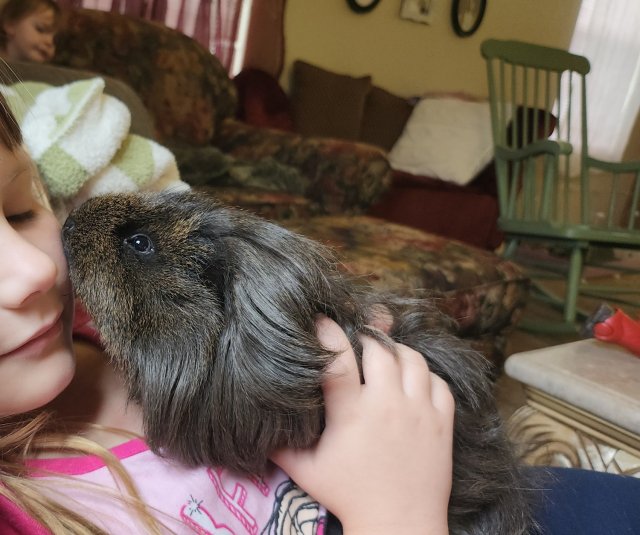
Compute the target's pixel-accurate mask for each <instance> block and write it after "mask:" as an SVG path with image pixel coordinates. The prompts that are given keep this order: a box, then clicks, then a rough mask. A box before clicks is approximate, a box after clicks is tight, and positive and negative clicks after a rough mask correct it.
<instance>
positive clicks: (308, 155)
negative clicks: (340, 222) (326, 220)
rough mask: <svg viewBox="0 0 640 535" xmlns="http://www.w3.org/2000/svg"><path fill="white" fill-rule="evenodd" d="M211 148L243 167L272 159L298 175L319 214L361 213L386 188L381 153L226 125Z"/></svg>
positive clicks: (232, 123) (386, 169)
mask: <svg viewBox="0 0 640 535" xmlns="http://www.w3.org/2000/svg"><path fill="white" fill-rule="evenodd" d="M214 144H215V145H216V146H217V147H218V148H220V149H221V150H222V151H223V152H225V153H227V154H230V155H232V156H234V157H236V158H239V159H242V160H245V161H259V160H261V159H264V158H273V159H274V160H275V161H277V162H279V163H281V164H284V165H288V166H290V167H293V168H295V169H297V170H299V171H300V173H301V175H302V177H303V179H304V180H305V182H306V183H307V184H306V186H305V188H304V190H305V195H306V196H307V197H308V198H310V199H311V201H312V202H313V203H314V205H315V206H314V207H315V208H316V210H317V211H318V212H320V213H327V214H331V213H334V214H356V213H363V212H365V211H366V210H367V209H368V208H369V206H371V204H372V203H373V202H375V201H376V200H378V198H379V197H380V196H381V195H382V193H383V192H384V191H385V190H386V189H387V188H388V187H389V185H390V184H391V167H390V165H389V162H388V160H387V158H386V155H385V153H384V151H382V150H381V149H378V148H376V147H373V146H371V145H366V144H363V143H356V142H352V141H344V140H338V139H330V138H319V137H303V136H300V135H298V134H293V133H290V132H284V131H281V130H273V129H267V128H256V127H253V126H251V125H247V124H244V123H241V122H239V121H236V120H233V119H227V120H225V121H224V122H223V124H222V128H221V129H220V131H219V135H218V136H217V137H216V140H215V141H214Z"/></svg>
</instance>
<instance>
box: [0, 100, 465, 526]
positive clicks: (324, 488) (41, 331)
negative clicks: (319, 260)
mask: <svg viewBox="0 0 640 535" xmlns="http://www.w3.org/2000/svg"><path fill="white" fill-rule="evenodd" d="M20 144H21V136H20V131H19V129H18V127H17V125H16V122H15V120H14V119H13V117H12V116H11V114H10V112H9V111H8V108H7V106H6V103H5V102H4V100H3V99H1V98H0V250H2V252H3V254H2V255H1V256H0V416H1V417H2V418H1V419H0V533H1V534H5V533H45V530H44V528H43V526H46V528H48V529H49V530H50V531H51V532H53V533H120V532H122V533H159V532H166V531H171V532H175V533H194V532H195V533H244V532H248V533H260V532H267V533H290V532H293V533H296V532H297V533H307V532H309V533H311V532H316V533H323V532H324V533H327V532H329V531H330V527H331V523H330V520H327V517H326V516H325V510H324V509H323V508H320V507H317V506H316V505H315V504H313V503H312V500H311V499H310V498H309V497H308V496H306V495H305V494H304V493H302V492H300V491H299V490H298V489H297V488H296V486H294V485H293V484H292V482H291V481H290V480H289V478H288V477H287V476H286V475H285V473H284V472H283V471H281V470H279V469H278V468H276V467H275V466H274V468H273V470H272V471H271V472H270V473H269V474H266V475H265V476H264V477H262V478H246V477H240V476H237V475H235V474H232V473H228V472H227V471H225V470H221V469H218V468H215V467H213V468H200V469H188V468H185V467H181V466H179V465H176V464H174V463H172V462H171V461H170V460H168V459H163V458H160V457H157V456H155V455H153V454H152V453H151V452H150V451H149V450H148V448H147V447H146V445H145V443H144V441H143V440H141V439H137V438H134V439H131V438H130V436H131V434H132V433H133V434H137V435H140V434H141V431H142V422H141V418H140V414H139V411H137V409H136V407H135V406H134V405H132V404H129V403H128V402H127V398H126V393H125V387H124V384H123V383H122V381H121V378H120V376H119V375H118V373H117V371H116V370H114V369H112V368H111V367H110V366H109V365H108V363H106V362H105V359H104V358H103V356H102V354H101V353H100V351H99V349H98V348H97V347H96V346H94V345H91V344H87V343H82V342H78V343H77V344H76V347H75V349H74V345H73V342H72V337H71V328H72V309H73V300H72V292H71V288H70V286H69V282H68V277H67V269H66V263H65V260H64V255H63V253H62V249H61V244H60V239H59V234H58V233H59V228H58V224H57V221H56V219H55V218H54V216H53V214H52V213H51V212H50V211H49V210H48V208H47V207H46V202H45V199H44V198H43V197H42V196H40V195H38V193H37V191H38V187H37V186H38V179H37V177H36V170H35V168H34V166H33V165H32V162H31V161H30V160H29V158H28V156H27V155H26V154H25V152H24V151H23V150H22V148H21V145H20ZM318 336H319V338H320V340H321V341H322V342H323V343H324V344H325V345H326V346H327V347H330V348H332V349H335V350H337V351H340V357H339V358H338V359H337V360H336V361H335V363H334V365H333V367H332V369H331V370H330V373H329V374H328V378H327V381H326V384H325V386H324V392H325V400H326V408H327V422H326V424H327V425H326V429H325V431H324V433H323V435H322V437H321V439H320V440H319V442H318V443H317V445H316V446H315V447H314V448H313V449H310V450H306V451H291V450H284V451H279V452H276V453H274V456H273V460H274V461H275V462H277V463H278V464H279V465H280V466H282V468H283V469H284V470H285V471H286V472H288V473H289V474H290V475H291V476H292V477H293V478H294V479H295V480H296V482H297V483H298V484H299V485H300V486H301V487H302V488H304V489H305V490H307V491H308V492H309V493H310V494H311V495H312V496H313V497H314V498H315V499H317V500H318V501H320V502H321V503H322V504H323V505H324V506H325V507H327V508H328V509H329V510H330V511H331V512H332V513H334V514H335V515H336V516H337V517H338V518H339V519H340V521H341V523H342V526H343V528H344V532H345V533H347V534H359V533H367V534H376V533H397V534H403V533H412V534H413V533H429V534H439V533H447V501H448V496H449V493H450V486H451V464H452V459H451V451H452V429H453V411H454V407H453V400H452V396H451V394H450V392H449V389H448V387H447V385H446V384H445V383H444V382H443V381H442V380H441V379H439V378H438V377H436V376H435V375H433V374H431V373H430V372H429V371H428V368H427V365H426V363H425V361H424V359H423V358H422V356H421V355H419V354H418V353H416V352H415V351H413V350H411V349H409V348H407V347H404V346H398V351H399V358H395V357H393V356H392V355H391V354H390V353H389V351H388V350H386V349H384V348H383V347H381V346H379V345H378V344H376V343H374V342H373V341H371V340H368V339H364V340H363V346H364V356H363V359H364V360H363V365H364V374H365V378H366V385H364V386H363V385H361V384H360V381H359V376H358V371H357V367H356V364H355V356H354V355H353V352H352V350H351V349H350V346H349V344H348V342H347V339H346V336H345V334H344V333H343V332H342V331H341V330H340V328H339V327H338V326H337V325H336V324H335V323H333V322H331V321H330V320H327V319H321V320H319V321H318ZM74 351H75V353H76V355H74ZM76 356H77V364H76ZM74 374H75V375H74ZM54 398H55V399H54ZM45 405H46V408H47V409H49V410H54V409H55V410H56V411H57V412H58V413H59V414H61V415H65V416H69V417H73V418H74V419H75V422H76V424H78V426H80V427H79V429H80V431H81V432H82V437H81V438H76V439H74V438H73V436H66V437H65V436H60V435H58V436H52V435H51V434H49V431H48V430H49V429H51V426H48V427H47V429H48V430H47V431H46V432H45V431H42V429H41V428H42V427H43V426H42V423H41V420H42V419H43V415H44V414H45V412H44V411H43V410H42V407H43V406H45ZM81 422H91V423H92V424H98V427H96V426H94V425H84V426H81V425H80V423H81ZM113 428H117V429H118V431H115V430H114V429H113ZM76 429H78V427H76ZM58 430H59V431H61V430H63V428H61V427H60V424H58ZM123 431H126V432H129V433H130V434H129V435H125V434H123ZM103 448H111V450H110V452H109V451H106V450H105V449H103ZM69 452H71V453H72V454H73V456H71V457H70V456H69ZM79 453H83V454H87V453H96V454H97V455H93V456H91V455H89V456H88V455H82V456H79ZM34 454H37V455H38V457H37V458H31V457H32V456H33V455H34ZM25 457H27V458H26V459H25ZM123 468H124V469H125V471H124V472H122V469H123ZM110 469H111V470H112V471H115V472H118V470H120V473H117V474H116V476H114V475H112V471H110ZM57 474H62V475H57ZM131 480H133V483H135V486H134V485H132V481H131ZM123 487H124V488H125V491H123V493H120V491H119V489H120V488H123ZM143 502H144V503H143ZM323 530H324V531H323Z"/></svg>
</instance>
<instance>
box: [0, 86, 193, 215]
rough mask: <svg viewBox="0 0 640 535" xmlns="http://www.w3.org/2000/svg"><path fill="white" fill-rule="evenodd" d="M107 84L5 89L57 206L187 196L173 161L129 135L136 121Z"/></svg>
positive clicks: (155, 146) (161, 149)
mask: <svg viewBox="0 0 640 535" xmlns="http://www.w3.org/2000/svg"><path fill="white" fill-rule="evenodd" d="M104 86H105V84H104V80H103V79H102V78H90V79H87V80H80V81H77V82H73V83H70V84H66V85H62V86H51V85H48V84H43V83H39V82H19V83H16V84H13V85H11V86H4V85H0V91H2V93H3V94H4V96H5V98H6V99H7V101H8V103H9V106H10V107H11V110H12V111H13V112H14V114H15V115H16V118H17V119H18V122H19V123H20V126H21V128H22V133H23V137H24V143H25V146H26V149H27V151H28V152H29V154H30V155H31V157H32V158H33V159H34V160H35V162H36V164H37V165H38V169H39V171H40V173H41V175H42V178H43V179H44V181H45V183H46V185H47V188H48V189H49V193H50V194H51V196H52V198H53V199H55V200H56V201H58V204H59V203H60V202H62V204H64V205H65V206H66V208H67V209H69V210H70V209H72V208H74V207H76V206H78V205H80V204H81V203H82V202H84V201H85V200H86V199H88V198H90V197H93V196H95V195H99V194H103V193H110V192H125V191H137V190H141V189H143V190H162V189H167V188H170V187H171V188H181V189H188V188H189V186H188V185H187V184H186V183H184V182H182V181H181V180H180V174H179V172H178V168H177V166H176V161H175V158H174V157H173V154H172V153H171V152H170V151H169V150H168V149H166V148H165V147H163V146H161V145H159V144H158V143H156V142H154V141H152V140H150V139H147V138H143V137H141V136H138V135H135V134H131V133H129V128H130V125H131V114H130V113H129V110H128V109H127V107H126V106H125V105H124V104H123V103H122V102H120V101H119V100H118V99H116V98H114V97H111V96H109V95H107V94H105V92H104Z"/></svg>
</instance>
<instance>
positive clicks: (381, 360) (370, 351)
mask: <svg viewBox="0 0 640 535" xmlns="http://www.w3.org/2000/svg"><path fill="white" fill-rule="evenodd" d="M360 342H361V343H362V372H363V374H364V382H365V384H366V385H368V386H369V387H371V388H372V389H373V388H375V389H380V390H382V391H388V390H390V389H397V388H399V387H401V385H402V373H401V369H400V367H399V366H398V362H397V358H396V356H395V355H394V354H393V352H392V351H391V350H389V349H388V348H386V347H385V346H383V345H382V344H380V343H379V342H377V341H376V340H374V339H373V338H371V337H369V336H361V337H360Z"/></svg>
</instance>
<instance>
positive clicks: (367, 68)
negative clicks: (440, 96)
mask: <svg viewBox="0 0 640 535" xmlns="http://www.w3.org/2000/svg"><path fill="white" fill-rule="evenodd" d="M400 3H401V0H381V2H380V3H379V4H378V6H377V7H376V8H375V9H374V10H373V11H371V12H369V13H367V14H363V15H359V14H356V13H353V12H352V11H351V10H350V9H349V7H348V6H347V3H346V0H287V7H286V14H285V67H284V70H283V74H282V78H281V82H282V85H283V86H284V87H285V88H288V85H289V83H288V82H289V75H290V66H291V63H292V62H293V61H294V60H296V59H303V60H305V61H308V62H309V63H313V64H315V65H319V66H321V67H324V68H326V69H329V70H332V71H335V72H340V73H345V74H351V75H354V76H357V75H364V74H370V75H371V76H372V77H373V83H374V84H376V85H379V86H381V87H384V88H386V89H388V90H390V91H392V92H394V93H396V94H398V95H402V96H405V97H407V96H413V95H417V94H421V93H424V92H426V91H441V90H456V91H465V92H468V93H471V94H476V95H480V96H484V95H486V93H487V90H486V74H485V70H484V69H485V66H484V62H483V60H482V58H481V56H480V51H479V47H480V43H481V42H482V41H483V40H484V39H486V38H489V37H497V38H507V39H510V38H516V39H521V40H524V41H530V42H534V43H539V44H545V45H549V46H557V47H562V48H568V46H569V43H570V40H571V34H572V32H573V26H574V23H575V20H576V17H577V14H578V8H579V6H580V0H488V1H487V10H486V12H485V17H484V20H483V22H482V24H481V26H480V28H479V29H478V31H477V32H476V33H475V34H474V35H472V36H471V37H466V38H460V37H458V36H457V35H456V34H455V33H454V32H453V29H452V28H451V23H450V10H451V0H433V1H432V8H433V10H434V11H433V23H432V24H431V25H425V24H420V23H416V22H412V21H407V20H404V19H401V18H400V16H399V13H400Z"/></svg>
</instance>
